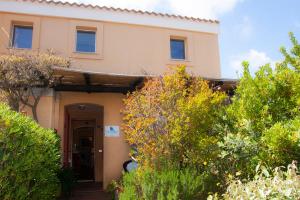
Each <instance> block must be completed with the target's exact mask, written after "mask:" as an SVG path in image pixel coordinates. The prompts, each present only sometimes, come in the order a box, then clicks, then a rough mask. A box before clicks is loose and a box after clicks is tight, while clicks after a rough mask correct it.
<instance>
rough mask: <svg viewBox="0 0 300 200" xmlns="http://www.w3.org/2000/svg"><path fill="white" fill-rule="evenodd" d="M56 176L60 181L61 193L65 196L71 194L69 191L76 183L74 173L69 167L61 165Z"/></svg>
mask: <svg viewBox="0 0 300 200" xmlns="http://www.w3.org/2000/svg"><path fill="white" fill-rule="evenodd" d="M58 178H59V180H60V183H61V194H62V196H65V197H70V196H71V191H72V189H73V188H74V186H75V184H76V178H75V173H74V171H73V169H72V168H70V167H63V168H61V169H60V171H59V173H58Z"/></svg>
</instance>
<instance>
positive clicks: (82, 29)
mask: <svg viewBox="0 0 300 200" xmlns="http://www.w3.org/2000/svg"><path fill="white" fill-rule="evenodd" d="M78 31H80V32H93V33H94V34H95V44H94V45H95V47H94V51H77V42H78V40H77V39H78ZM74 47H75V51H74V52H75V53H79V54H96V53H97V29H84V28H78V27H77V28H76V31H75V45H74Z"/></svg>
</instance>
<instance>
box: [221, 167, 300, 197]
mask: <svg viewBox="0 0 300 200" xmlns="http://www.w3.org/2000/svg"><path fill="white" fill-rule="evenodd" d="M297 172H298V171H297V168H296V165H295V164H292V165H289V166H288V168H287V171H286V172H283V171H282V170H281V169H280V168H276V169H275V170H274V175H273V176H269V175H268V174H269V173H268V172H267V171H262V172H261V173H258V174H257V176H256V178H255V179H254V180H252V181H249V182H246V183H243V182H242V181H240V180H236V181H232V182H231V184H230V185H229V186H228V188H227V192H226V193H225V194H224V199H225V200H230V199H262V200H263V199H291V200H292V199H294V200H296V199H300V176H299V175H298V174H297Z"/></svg>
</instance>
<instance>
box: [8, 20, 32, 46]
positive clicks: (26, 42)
mask: <svg viewBox="0 0 300 200" xmlns="http://www.w3.org/2000/svg"><path fill="white" fill-rule="evenodd" d="M32 29H33V28H32V26H19V25H14V29H13V40H12V46H13V47H14V48H22V49H31V47H32Z"/></svg>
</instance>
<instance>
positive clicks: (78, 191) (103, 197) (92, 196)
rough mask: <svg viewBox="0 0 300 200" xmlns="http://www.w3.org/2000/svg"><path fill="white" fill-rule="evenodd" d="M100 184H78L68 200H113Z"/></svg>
mask: <svg viewBox="0 0 300 200" xmlns="http://www.w3.org/2000/svg"><path fill="white" fill-rule="evenodd" d="M101 188H102V187H101V184H98V183H78V184H77V186H76V187H75V188H74V191H73V192H72V196H71V198H69V199H68V200H112V197H111V195H110V194H108V193H106V192H104V191H103V190H102V189H101Z"/></svg>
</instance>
